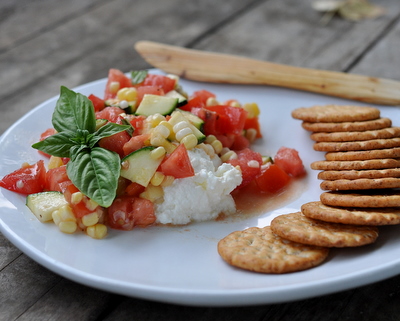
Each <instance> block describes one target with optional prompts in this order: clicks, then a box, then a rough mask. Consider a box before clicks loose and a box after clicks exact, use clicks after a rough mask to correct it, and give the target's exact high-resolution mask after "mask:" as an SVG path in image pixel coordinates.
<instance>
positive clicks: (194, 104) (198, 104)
mask: <svg viewBox="0 0 400 321" xmlns="http://www.w3.org/2000/svg"><path fill="white" fill-rule="evenodd" d="M205 105H206V104H205V103H204V102H203V98H202V97H200V96H199V97H193V98H190V99H189V100H188V102H187V103H186V104H185V105H183V106H181V107H179V108H180V109H182V110H186V111H192V108H203V107H205Z"/></svg>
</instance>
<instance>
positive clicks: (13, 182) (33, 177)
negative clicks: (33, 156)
mask: <svg viewBox="0 0 400 321" xmlns="http://www.w3.org/2000/svg"><path fill="white" fill-rule="evenodd" d="M45 184H46V168H45V166H44V161H43V160H39V161H38V162H37V163H35V164H33V165H27V166H23V167H21V168H19V169H17V170H15V171H14V172H12V173H10V174H8V175H6V176H4V177H3V178H2V179H1V180H0V186H1V187H4V188H6V189H8V190H10V191H13V192H17V193H22V194H33V193H40V192H43V190H44V186H45Z"/></svg>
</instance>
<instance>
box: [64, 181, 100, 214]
mask: <svg viewBox="0 0 400 321" xmlns="http://www.w3.org/2000/svg"><path fill="white" fill-rule="evenodd" d="M76 192H79V189H78V188H77V187H76V186H75V185H73V184H72V183H71V184H70V185H68V186H67V188H66V189H65V191H64V197H65V199H66V201H67V202H68V203H69V205H70V206H71V208H72V211H73V212H74V214H75V216H76V217H77V218H82V217H83V216H85V215H87V214H90V213H93V212H95V211H96V209H89V208H87V205H86V203H87V202H88V200H89V198H88V197H87V196H83V197H82V200H81V201H80V202H77V203H75V202H72V194H74V193H76Z"/></svg>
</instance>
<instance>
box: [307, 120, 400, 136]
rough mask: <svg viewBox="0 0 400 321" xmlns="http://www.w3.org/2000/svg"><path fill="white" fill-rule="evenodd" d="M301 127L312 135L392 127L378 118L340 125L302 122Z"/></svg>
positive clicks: (341, 123) (388, 121)
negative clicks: (312, 133)
mask: <svg viewBox="0 0 400 321" xmlns="http://www.w3.org/2000/svg"><path fill="white" fill-rule="evenodd" d="M301 126H302V127H303V128H304V129H305V130H308V131H311V132H314V133H320V132H325V133H331V132H351V131H365V130H376V129H382V128H387V127H390V126H392V120H391V119H389V118H378V119H373V120H366V121H360V122H340V123H320V122H317V123H310V122H306V121H303V122H302V124H301Z"/></svg>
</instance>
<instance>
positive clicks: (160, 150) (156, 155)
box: [150, 146, 166, 160]
mask: <svg viewBox="0 0 400 321" xmlns="http://www.w3.org/2000/svg"><path fill="white" fill-rule="evenodd" d="M165 154H166V151H165V148H164V147H162V146H159V147H157V148H156V149H153V150H152V151H151V152H150V157H151V158H152V159H155V160H157V159H160V158H162V157H164V156H165Z"/></svg>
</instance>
